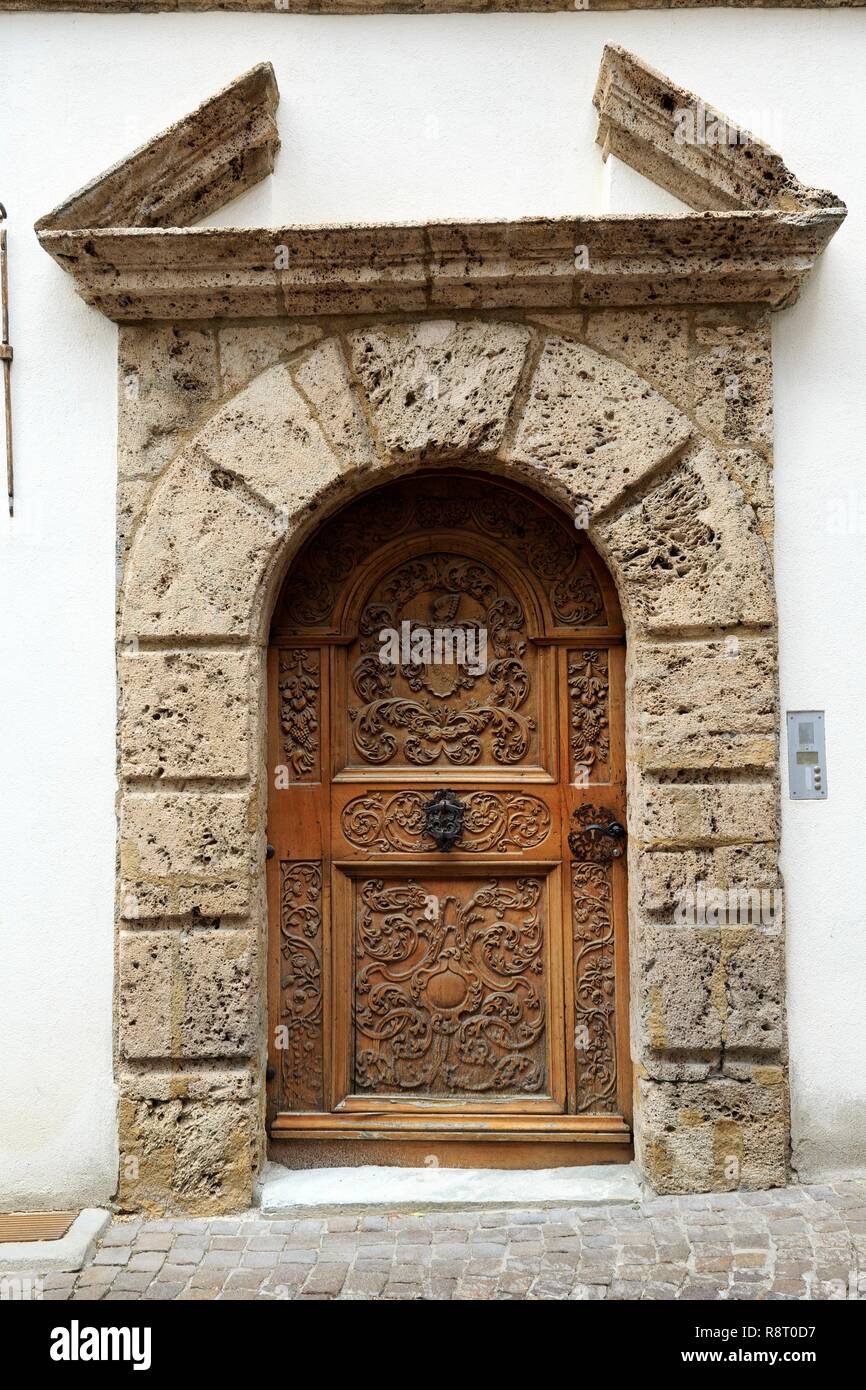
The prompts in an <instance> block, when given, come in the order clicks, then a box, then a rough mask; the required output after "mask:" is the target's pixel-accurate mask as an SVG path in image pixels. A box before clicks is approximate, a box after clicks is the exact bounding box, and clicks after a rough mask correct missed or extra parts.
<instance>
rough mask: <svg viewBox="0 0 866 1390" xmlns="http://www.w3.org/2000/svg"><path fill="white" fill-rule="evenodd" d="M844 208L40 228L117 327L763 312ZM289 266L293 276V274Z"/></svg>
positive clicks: (782, 300) (784, 294) (789, 295)
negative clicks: (619, 310)
mask: <svg viewBox="0 0 866 1390" xmlns="http://www.w3.org/2000/svg"><path fill="white" fill-rule="evenodd" d="M843 217H844V210H842V209H836V208H826V209H825V208H817V209H814V210H812V211H807V212H793V213H784V212H777V211H773V210H771V211H759V212H730V213H723V212H711V213H703V214H701V215H695V214H689V213H687V214H683V215H681V216H674V217H671V216H666V215H647V216H641V217H635V216H625V215H616V216H612V215H605V216H598V217H583V218H528V219H525V220H521V221H515V222H441V223H428V224H422V223H405V224H385V225H382V226H335V227H277V228H270V229H269V228H230V229H226V230H223V229H221V228H208V229H183V228H163V229H147V228H98V229H88V230H80V231H76V230H72V229H68V228H63V229H53V228H48V227H44V226H43V227H41V229H40V230H39V240H40V242H41V243H42V245H43V247H44V248H45V250H46V251H47V252H48V253H49V254H50V255H51V256H53V258H54V259H55V260H56V261H57V263H58V264H59V265H60V266H62V267H63V269H64V270H67V271H69V272H70V274H71V275H72V276H73V277H74V279H75V282H76V287H77V289H78V292H79V293H80V294H81V295H82V297H83V298H84V299H85V300H86V301H87V302H88V303H89V304H92V305H93V306H94V307H95V308H97V309H99V310H100V311H101V312H102V313H104V314H106V315H107V316H108V317H109V318H111V319H114V320H116V321H118V322H132V321H135V320H142V319H173V320H183V319H202V318H207V319H209V318H217V317H221V318H225V317H229V318H230V317H253V316H256V317H258V316H266V317H274V316H276V317H279V316H285V315H288V316H290V317H303V316H306V315H317V316H322V315H330V314H356V313H379V312H384V313H392V312H416V313H417V312H419V311H424V310H429V309H431V308H432V309H434V310H440V309H442V310H448V309H451V310H455V309H458V310H459V309H467V310H473V309H474V310H477V309H508V308H530V307H536V308H548V309H555V308H559V309H568V308H580V307H584V306H595V307H604V306H617V305H619V306H638V305H653V306H658V305H661V304H701V303H721V302H725V303H751V304H755V303H759V304H766V305H768V306H769V307H770V308H773V309H779V308H782V307H784V306H786V305H788V304H790V303H792V302H793V301H794V300H795V299H796V297H797V295H798V293H799V290H800V286H801V284H802V282H803V280H804V279H805V277H806V275H807V274H808V272H809V270H811V268H812V266H813V264H814V262H815V259H816V258H817V256H818V255H819V254H820V253H821V251H822V250H823V249H824V247H825V246H826V244H827V242H828V241H829V240H830V238H831V236H832V235H833V233H834V232H835V230H836V228H837V227H838V226H839V224H840V222H841V221H842V218H843ZM283 266H285V269H283V268H282V267H283Z"/></svg>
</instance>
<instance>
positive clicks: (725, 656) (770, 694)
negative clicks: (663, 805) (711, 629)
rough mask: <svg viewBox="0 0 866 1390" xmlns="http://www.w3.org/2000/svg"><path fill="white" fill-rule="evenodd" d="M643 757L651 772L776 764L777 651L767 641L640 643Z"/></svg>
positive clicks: (637, 682)
mask: <svg viewBox="0 0 866 1390" xmlns="http://www.w3.org/2000/svg"><path fill="white" fill-rule="evenodd" d="M629 659H630V663H631V669H632V670H633V671H634V673H635V674H634V676H633V680H632V691H631V701H632V705H633V708H634V709H635V710H636V711H637V712H638V713H637V728H636V731H635V749H634V751H635V757H636V760H637V762H638V764H639V765H640V766H641V767H643V768H645V769H646V770H647V771H650V772H653V771H656V772H658V771H665V770H668V769H672V770H676V769H684V768H699V769H703V768H744V767H755V768H767V769H771V768H774V767H775V765H776V757H777V752H776V712H777V691H776V650H775V643H774V642H773V641H772V640H770V639H767V640H764V639H761V638H758V639H752V638H740V637H728V638H726V639H722V640H716V641H709V642H697V641H696V642H688V643H685V642H684V643H665V644H664V645H654V644H651V643H648V642H641V643H633V644H632V646H631V648H630V651H629Z"/></svg>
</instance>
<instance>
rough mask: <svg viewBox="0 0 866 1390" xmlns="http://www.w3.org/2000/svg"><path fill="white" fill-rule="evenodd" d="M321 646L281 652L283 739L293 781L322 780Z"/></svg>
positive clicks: (281, 719) (296, 648) (281, 729)
mask: <svg viewBox="0 0 866 1390" xmlns="http://www.w3.org/2000/svg"><path fill="white" fill-rule="evenodd" d="M320 660H321V657H320V653H319V651H318V649H317V648H312V649H308V648H306V647H287V648H283V649H282V650H281V652H280V676H279V681H280V739H281V744H282V751H283V757H284V759H285V763H286V766H287V768H288V775H289V781H291V782H320V781H321V780H322V770H321V738H320V730H321V709H320V695H321V669H320Z"/></svg>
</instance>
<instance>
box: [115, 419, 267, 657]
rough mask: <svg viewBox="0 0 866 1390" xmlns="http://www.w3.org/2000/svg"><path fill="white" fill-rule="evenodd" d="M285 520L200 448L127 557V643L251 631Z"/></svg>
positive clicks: (168, 484)
mask: <svg viewBox="0 0 866 1390" xmlns="http://www.w3.org/2000/svg"><path fill="white" fill-rule="evenodd" d="M285 531H286V517H285V515H284V514H281V513H279V512H277V511H275V510H273V509H272V508H270V507H269V506H268V505H267V504H266V503H264V502H262V500H261V499H260V498H259V497H257V496H255V495H254V494H252V493H250V492H249V491H248V490H247V489H246V488H245V487H244V485H243V483H242V481H241V480H240V479H239V478H238V477H237V475H236V474H232V473H227V472H225V471H224V470H223V469H221V468H220V467H218V466H217V465H215V464H214V463H213V461H212V460H211V459H210V458H209V457H208V456H207V455H206V454H204V453H202V452H201V451H200V450H198V449H197V448H196V447H195V446H193V448H192V449H191V450H190V452H189V454H188V455H187V456H186V457H185V458H183V459H180V460H178V461H177V463H175V465H174V466H173V467H172V468H171V469H170V471H169V473H168V474H167V476H166V477H165V478H164V479H163V480H162V481H161V483H160V484H159V485H158V488H157V491H156V494H155V496H154V497H153V498H152V500H151V502H150V504H149V508H148V512H147V516H146V518H145V520H144V522H143V523H142V526H141V528H140V530H139V533H138V535H137V536H136V539H135V543H134V545H133V547H132V551H131V553H130V556H129V560H128V561H127V577H126V582H125V585H124V598H123V605H122V610H121V612H122V618H121V621H122V634H123V637H124V639H125V640H127V641H128V640H130V639H133V638H138V637H178V638H183V637H197V638H199V637H223V636H239V637H242V636H248V635H250V633H251V629H252V628H254V627H255V622H256V600H257V597H258V594H259V589H260V586H261V583H262V576H263V574H264V572H265V570H266V569H267V566H268V562H269V560H270V557H271V555H272V553H273V551H274V549H275V547H276V546H277V545H279V544H280V542H281V539H282V537H283V536H284V534H285Z"/></svg>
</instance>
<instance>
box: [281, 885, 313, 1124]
mask: <svg viewBox="0 0 866 1390" xmlns="http://www.w3.org/2000/svg"><path fill="white" fill-rule="evenodd" d="M322 1003H323V1000H322V866H321V864H319V863H318V862H317V861H309V860H295V861H289V860H284V861H282V862H281V864H280V1027H281V1029H283V1030H285V1031H284V1033H283V1034H281V1036H280V1038H279V1039H278V1044H281V1046H280V1047H279V1051H280V1092H281V1104H282V1107H283V1108H284V1109H286V1110H321V1109H322V1108H323V1106H324V1057H323V1046H322V1017H323V1012H322Z"/></svg>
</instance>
